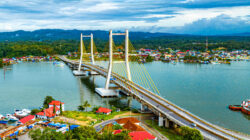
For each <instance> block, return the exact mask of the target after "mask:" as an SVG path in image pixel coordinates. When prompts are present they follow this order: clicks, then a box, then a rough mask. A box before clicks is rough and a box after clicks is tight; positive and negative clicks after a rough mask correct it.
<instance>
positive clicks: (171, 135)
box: [145, 120, 183, 140]
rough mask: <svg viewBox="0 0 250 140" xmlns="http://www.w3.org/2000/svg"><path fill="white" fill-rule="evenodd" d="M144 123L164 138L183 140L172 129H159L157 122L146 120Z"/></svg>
mask: <svg viewBox="0 0 250 140" xmlns="http://www.w3.org/2000/svg"><path fill="white" fill-rule="evenodd" d="M145 122H146V124H147V125H148V126H150V127H152V128H154V129H156V130H158V131H159V132H160V133H161V134H162V135H164V136H166V137H167V138H168V139H170V140H183V136H182V135H180V134H178V132H176V131H175V130H173V129H170V128H165V127H160V126H158V124H157V122H156V121H153V120H146V121H145Z"/></svg>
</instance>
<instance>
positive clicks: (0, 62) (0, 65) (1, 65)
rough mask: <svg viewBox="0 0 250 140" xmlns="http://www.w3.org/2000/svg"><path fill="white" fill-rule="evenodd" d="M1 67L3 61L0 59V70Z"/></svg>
mask: <svg viewBox="0 0 250 140" xmlns="http://www.w3.org/2000/svg"><path fill="white" fill-rule="evenodd" d="M2 67H3V59H2V58H1V57H0V68H2Z"/></svg>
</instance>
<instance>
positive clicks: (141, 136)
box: [129, 131, 157, 140]
mask: <svg viewBox="0 0 250 140" xmlns="http://www.w3.org/2000/svg"><path fill="white" fill-rule="evenodd" d="M129 136H130V137H131V138H132V140H156V139H157V138H156V137H155V136H153V135H151V134H150V133H148V132H147V131H134V132H130V133H129Z"/></svg>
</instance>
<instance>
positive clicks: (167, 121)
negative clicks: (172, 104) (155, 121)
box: [165, 118, 169, 128]
mask: <svg viewBox="0 0 250 140" xmlns="http://www.w3.org/2000/svg"><path fill="white" fill-rule="evenodd" d="M165 127H166V128H169V119H168V118H165Z"/></svg>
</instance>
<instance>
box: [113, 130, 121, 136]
mask: <svg viewBox="0 0 250 140" xmlns="http://www.w3.org/2000/svg"><path fill="white" fill-rule="evenodd" d="M121 132H122V130H121V129H119V130H115V131H114V135H115V134H119V133H121Z"/></svg>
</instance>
